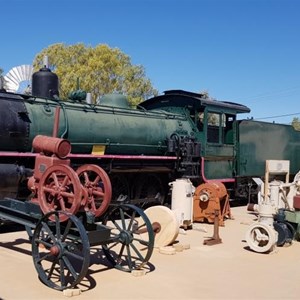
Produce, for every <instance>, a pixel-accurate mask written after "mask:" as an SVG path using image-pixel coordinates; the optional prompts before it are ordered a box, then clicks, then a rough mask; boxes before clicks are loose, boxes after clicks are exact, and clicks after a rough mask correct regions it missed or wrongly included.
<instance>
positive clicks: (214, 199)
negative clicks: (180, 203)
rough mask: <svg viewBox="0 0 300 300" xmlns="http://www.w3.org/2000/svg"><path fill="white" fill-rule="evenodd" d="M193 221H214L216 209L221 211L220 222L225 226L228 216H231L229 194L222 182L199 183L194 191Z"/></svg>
mask: <svg viewBox="0 0 300 300" xmlns="http://www.w3.org/2000/svg"><path fill="white" fill-rule="evenodd" d="M193 200H194V207H193V221H198V222H204V221H207V222H209V223H214V219H215V211H216V210H218V211H219V224H220V226H224V220H225V218H226V217H229V218H231V212H230V206H229V195H228V193H227V190H226V187H225V185H224V184H223V183H221V182H217V181H215V182H209V183H203V184H201V185H199V186H198V187H197V188H196V190H195V193H194V199H193Z"/></svg>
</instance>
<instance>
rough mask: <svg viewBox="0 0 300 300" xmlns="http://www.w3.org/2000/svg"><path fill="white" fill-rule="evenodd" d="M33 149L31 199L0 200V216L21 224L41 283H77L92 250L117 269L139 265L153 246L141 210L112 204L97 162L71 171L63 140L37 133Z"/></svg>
mask: <svg viewBox="0 0 300 300" xmlns="http://www.w3.org/2000/svg"><path fill="white" fill-rule="evenodd" d="M33 148H34V149H35V151H36V152H38V154H37V156H36V160H35V167H34V172H33V176H32V177H31V178H30V179H29V180H28V187H29V189H30V190H31V191H32V197H31V199H30V200H28V201H20V200H17V199H11V198H5V199H4V200H1V201H0V219H3V220H8V221H12V222H16V223H18V224H21V225H25V228H26V230H27V232H28V234H29V237H30V239H31V242H32V245H31V246H32V257H33V262H34V266H35V268H36V270H37V273H38V276H39V278H40V279H41V281H42V282H43V283H44V284H46V285H47V286H49V287H51V288H54V289H57V290H65V289H70V288H74V287H76V286H77V285H78V284H80V282H81V281H82V280H83V279H84V278H85V277H86V275H87V272H88V268H89V265H90V252H91V248H93V249H95V250H96V251H100V250H102V251H103V254H104V255H105V257H106V258H107V259H108V261H109V262H110V263H111V264H112V265H113V266H114V267H116V268H118V269H120V270H122V271H127V272H131V271H134V270H140V269H143V268H144V267H145V266H146V264H147V263H148V261H149V259H150V257H151V255H152V252H153V248H154V229H153V226H152V224H151V223H150V221H149V218H148V217H147V216H146V214H145V213H144V212H143V211H142V210H141V209H140V208H138V207H136V206H134V205H131V204H123V203H121V204H111V195H112V188H111V183H110V180H109V177H108V175H107V174H106V172H105V171H104V170H103V169H102V168H100V167H99V166H97V165H89V164H87V165H83V166H80V167H79V168H78V169H77V170H76V171H75V170H73V169H72V167H71V166H70V160H69V159H67V156H68V154H69V153H70V152H71V146H70V143H69V142H68V141H67V140H64V139H60V138H56V137H48V136H41V135H38V136H36V137H35V139H34V141H33ZM97 246H100V248H99V247H98V248H97Z"/></svg>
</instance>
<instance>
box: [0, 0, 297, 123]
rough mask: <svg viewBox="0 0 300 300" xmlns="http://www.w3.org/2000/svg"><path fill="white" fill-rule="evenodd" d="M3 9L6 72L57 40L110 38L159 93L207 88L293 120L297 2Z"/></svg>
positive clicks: (78, 3) (65, 1) (63, 2)
mask: <svg viewBox="0 0 300 300" xmlns="http://www.w3.org/2000/svg"><path fill="white" fill-rule="evenodd" d="M0 9H1V17H0V20H1V27H2V28H1V47H0V68H2V69H4V73H7V72H8V71H9V70H10V69H11V68H13V67H15V66H18V65H22V64H31V63H32V61H33V59H34V57H35V55H36V54H37V53H39V52H40V51H41V50H42V49H44V48H47V47H48V46H49V45H51V44H54V43H65V44H67V45H72V44H76V43H80V42H82V43H84V44H85V45H89V46H95V45H97V44H107V45H109V46H110V47H113V48H114V47H116V48H119V49H120V50H121V51H123V52H124V53H126V54H127V55H129V56H130V57H131V60H132V63H133V64H138V65H142V66H144V68H145V71H146V76H147V77H148V78H149V79H150V80H151V82H152V84H153V86H154V87H155V88H156V89H158V90H159V92H160V93H163V91H165V90H169V89H183V90H188V91H192V92H200V91H203V90H206V91H208V92H209V94H210V95H211V96H212V97H213V98H216V99H218V100H226V101H232V102H238V103H242V104H244V105H247V106H249V107H250V108H251V113H250V114H246V115H243V117H245V118H247V117H254V118H266V117H271V118H268V119H265V121H270V122H273V121H275V122H276V123H289V122H291V121H292V119H293V117H298V118H300V105H298V104H299V103H300V17H299V16H300V1H298V0H0ZM293 114H295V115H293ZM282 115H289V116H286V117H280V118H278V117H277V118H275V116H282Z"/></svg>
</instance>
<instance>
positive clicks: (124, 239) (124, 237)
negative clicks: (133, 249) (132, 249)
mask: <svg viewBox="0 0 300 300" xmlns="http://www.w3.org/2000/svg"><path fill="white" fill-rule="evenodd" d="M132 240H133V235H132V233H131V232H129V231H125V230H123V231H121V232H120V236H119V241H120V243H122V244H123V245H129V244H131V242H132Z"/></svg>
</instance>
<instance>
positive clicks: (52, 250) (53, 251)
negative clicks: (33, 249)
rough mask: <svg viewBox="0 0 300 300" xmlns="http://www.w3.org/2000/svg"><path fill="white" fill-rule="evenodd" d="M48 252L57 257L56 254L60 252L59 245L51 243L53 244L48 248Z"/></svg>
mask: <svg viewBox="0 0 300 300" xmlns="http://www.w3.org/2000/svg"><path fill="white" fill-rule="evenodd" d="M50 253H51V255H53V256H56V257H58V256H59V255H60V253H61V248H60V246H59V245H57V244H56V245H53V246H52V247H51V248H50Z"/></svg>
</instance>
